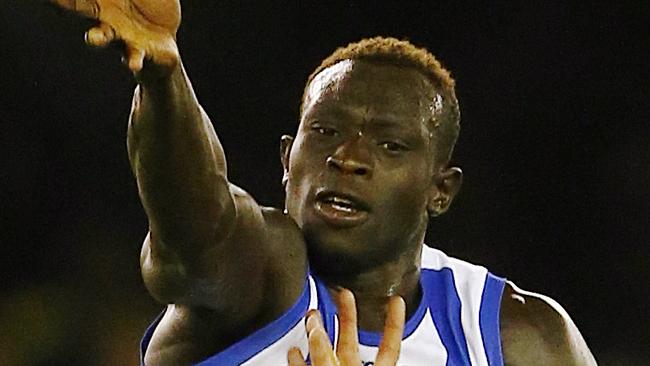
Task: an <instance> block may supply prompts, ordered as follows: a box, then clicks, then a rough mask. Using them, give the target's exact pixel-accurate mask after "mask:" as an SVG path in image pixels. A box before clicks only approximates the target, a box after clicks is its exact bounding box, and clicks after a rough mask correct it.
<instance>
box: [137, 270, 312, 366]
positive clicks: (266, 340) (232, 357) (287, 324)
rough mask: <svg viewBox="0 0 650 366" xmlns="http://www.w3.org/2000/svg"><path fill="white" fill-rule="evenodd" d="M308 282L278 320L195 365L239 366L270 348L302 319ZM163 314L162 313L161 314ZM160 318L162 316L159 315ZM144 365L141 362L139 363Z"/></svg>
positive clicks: (151, 328) (144, 347)
mask: <svg viewBox="0 0 650 366" xmlns="http://www.w3.org/2000/svg"><path fill="white" fill-rule="evenodd" d="M310 297H311V295H310V291H309V280H306V281H305V287H304V289H303V291H302V294H301V295H300V297H299V298H298V300H296V303H295V304H294V305H292V306H291V308H290V309H289V310H287V312H286V313H284V314H283V315H282V316H281V317H280V318H278V319H276V320H274V321H273V322H271V323H269V324H267V325H265V326H264V327H262V328H261V329H259V330H257V331H255V332H254V333H253V334H251V335H249V336H248V337H246V338H244V339H242V340H240V341H238V342H237V343H235V344H233V345H232V346H230V347H228V348H226V349H225V350H223V351H221V352H219V353H217V354H216V355H214V356H212V357H210V358H208V359H206V360H204V361H202V362H200V363H198V364H196V365H197V366H213V365H215V366H216V365H239V364H242V363H244V362H246V361H248V360H249V359H251V358H252V357H253V356H255V355H256V354H258V353H260V352H262V351H263V350H265V349H266V348H267V347H269V346H271V345H272V344H273V343H275V342H277V341H278V340H279V339H280V338H282V337H283V336H284V335H285V334H287V333H288V332H289V331H290V330H291V329H293V328H294V327H295V326H296V325H297V324H298V323H299V322H301V321H302V320H303V319H304V315H305V313H306V312H307V310H308V308H309V299H310ZM163 313H164V312H163ZM161 316H162V314H161ZM161 316H159V318H158V319H156V320H155V321H154V323H153V324H151V325H150V326H149V328H148V329H147V331H146V333H145V335H144V337H143V338H142V343H141V352H142V358H144V354H145V352H146V350H147V347H148V346H149V341H150V340H151V336H152V335H153V332H154V330H155V328H156V326H157V325H158V323H159V322H160V317H161ZM141 362H142V364H144V362H143V361H141Z"/></svg>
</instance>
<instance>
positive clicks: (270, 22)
mask: <svg viewBox="0 0 650 366" xmlns="http://www.w3.org/2000/svg"><path fill="white" fill-rule="evenodd" d="M0 1H1V4H2V6H0V60H1V65H2V72H0V122H1V126H2V129H1V133H0V261H1V262H0V276H1V277H0V334H1V335H2V336H0V337H1V338H2V340H1V341H0V365H12V366H13V365H30V366H31V365H34V366H36V365H128V364H136V363H137V358H138V342H139V338H140V336H141V334H142V333H143V331H144V329H145V328H146V326H147V325H148V324H149V322H150V321H151V320H152V319H153V318H154V317H155V316H156V315H157V313H158V312H159V311H160V310H161V309H162V306H161V305H159V304H156V303H155V302H154V301H153V300H152V299H151V298H150V297H149V296H148V294H147V291H146V289H145V288H144V286H143V284H142V280H141V278H140V275H139V250H140V246H141V243H142V239H143V238H144V236H145V234H146V232H147V221H146V217H145V215H144V213H143V210H142V208H141V206H140V203H139V200H138V196H137V190H136V185H135V180H134V179H133V176H132V174H131V172H130V168H129V165H128V160H127V153H126V144H125V141H126V122H127V117H128V114H129V110H130V102H131V93H132V90H133V88H134V85H135V84H134V81H133V79H132V77H131V75H130V74H129V72H128V70H126V69H125V68H124V67H123V66H122V65H121V63H120V55H119V54H118V52H116V51H114V50H113V51H111V50H103V51H102V50H93V49H89V48H87V47H86V46H85V45H84V43H83V34H84V31H85V30H86V29H87V28H88V27H89V26H90V25H91V24H92V22H89V21H81V20H79V19H76V18H75V17H74V16H71V15H69V14H63V13H61V12H59V11H56V10H55V9H53V8H52V7H50V6H46V5H44V4H43V2H39V1H36V0H31V1H25V0H0ZM401 3H402V4H400V2H392V1H387V2H382V3H381V4H382V5H380V4H379V2H362V1H341V2H323V1H318V2H317V1H301V2H287V1H276V2H264V4H259V3H258V2H252V1H231V0H228V1H208V0H194V1H185V2H183V4H182V5H183V10H184V13H183V25H182V27H181V29H180V32H179V35H178V40H179V44H180V49H181V52H182V55H183V58H184V62H185V65H186V68H187V70H188V73H189V75H190V77H191V79H192V81H193V84H194V87H195V89H196V92H197V94H198V96H199V99H200V101H201V103H202V104H203V106H204V107H205V109H206V110H207V112H208V113H209V114H210V116H211V117H212V120H213V122H214V124H215V127H216V129H217V131H218V133H219V135H220V137H221V141H222V143H223V145H224V147H225V150H226V153H227V156H228V159H229V174H230V178H231V180H232V181H233V182H235V183H236V184H238V185H240V186H241V187H243V188H245V189H246V190H248V191H249V192H251V193H252V194H253V195H254V196H255V197H256V198H257V199H258V201H259V202H261V203H263V204H265V205H272V206H281V205H282V203H283V190H282V186H281V184H280V179H281V166H280V162H279V155H278V151H279V150H278V149H279V137H280V136H281V134H284V133H293V131H294V130H295V127H296V124H297V121H298V109H299V98H300V95H301V93H302V88H303V84H304V81H305V80H306V77H307V76H308V75H309V73H310V72H311V71H312V70H313V69H314V68H315V67H316V66H317V65H318V64H319V63H320V61H321V60H322V59H323V58H324V57H326V56H327V55H328V54H329V53H330V52H332V51H333V50H334V49H335V48H336V47H338V46H343V45H345V44H347V43H348V42H352V41H357V40H359V39H360V38H362V37H367V36H374V35H391V36H395V37H398V38H407V39H409V40H411V41H412V42H413V43H415V44H416V45H420V46H424V47H427V48H428V49H430V50H431V51H432V52H433V53H434V54H435V55H436V56H437V57H438V58H439V59H440V60H441V61H442V62H443V64H444V65H445V66H446V67H447V68H449V69H450V70H451V71H452V73H453V75H454V77H455V78H456V80H457V93H458V97H459V100H460V103H461V112H462V130H461V136H460V140H459V142H458V145H457V148H456V154H455V157H454V162H455V163H456V164H458V165H459V166H461V167H462V168H463V170H464V172H465V181H464V186H463V188H462V191H461V193H460V195H459V197H458V199H457V201H456V202H455V204H454V207H453V208H452V209H451V211H450V212H449V213H448V214H447V215H445V216H443V217H440V218H438V219H436V220H435V221H434V222H432V224H431V226H430V229H429V232H428V238H427V242H428V243H429V244H430V245H432V246H435V247H438V248H441V249H443V250H445V251H446V252H448V253H449V254H452V255H455V256H458V257H461V258H463V259H467V260H470V261H472V262H475V263H480V264H483V265H485V266H487V267H488V268H490V269H491V270H492V272H494V273H496V274H498V275H501V276H506V277H508V278H510V279H512V280H513V281H515V282H516V283H517V284H519V285H520V287H522V288H525V289H530V290H534V291H538V292H541V293H544V294H547V295H550V296H551V297H553V298H555V299H557V300H558V301H559V302H560V303H561V304H563V305H564V307H565V308H566V309H567V311H568V312H569V313H570V314H571V315H572V317H573V319H574V321H575V322H576V323H577V325H578V326H579V328H580V329H581V331H582V333H583V335H584V337H585V338H586V340H587V342H588V344H589V345H590V347H591V349H592V351H593V353H594V354H595V356H596V358H597V359H598V361H599V362H600V364H601V365H648V364H650V347H648V344H649V343H650V314H649V311H648V308H649V304H650V300H649V299H650V293H649V291H648V289H649V280H650V248H649V244H650V226H649V225H648V222H649V220H650V172H649V169H648V166H649V165H650V146H649V142H650V127H649V126H648V112H649V107H648V98H649V97H650V93H649V91H650V90H649V89H650V88H649V86H648V85H649V83H648V82H649V81H650V78H649V71H648V70H649V66H650V63H649V62H648V55H649V54H650V53H649V52H648V51H650V50H649V44H650V43H649V42H648V35H649V34H650V32H649V29H648V28H649V27H648V24H650V22H649V21H650V17H649V16H648V15H649V14H648V13H649V11H650V7H649V6H648V4H647V2H644V1H637V2H632V1H623V2H607V5H596V4H589V2H573V3H574V4H570V3H571V2H523V1H489V2H480V4H477V3H479V2H472V4H471V5H470V4H469V2H468V3H463V2H459V1H409V2H401ZM603 3H605V2H603Z"/></svg>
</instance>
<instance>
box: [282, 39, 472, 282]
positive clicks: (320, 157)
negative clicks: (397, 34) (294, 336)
mask: <svg viewBox="0 0 650 366" xmlns="http://www.w3.org/2000/svg"><path fill="white" fill-rule="evenodd" d="M459 120H460V115H459V109H458V102H457V100H456V97H455V92H454V82H453V80H452V79H451V77H450V76H449V73H448V72H447V71H446V70H445V69H443V68H442V66H441V65H440V63H439V62H438V61H437V60H436V59H435V58H434V57H433V56H432V55H431V54H430V53H428V52H427V51H426V50H423V49H419V48H416V47H415V46H413V45H412V44H410V43H408V42H405V41H399V40H396V39H394V38H379V37H378V38H372V39H366V40H363V41H361V42H359V43H354V44H351V45H348V46H347V47H345V48H341V49H339V50H337V51H336V52H334V53H333V54H332V55H331V56H329V57H328V58H327V59H325V60H324V61H323V63H322V64H321V65H320V66H319V67H318V68H317V69H316V70H315V71H314V72H313V73H312V75H311V76H310V77H309V79H308V81H307V84H306V86H305V90H304V94H303V99H302V105H301V119H300V125H299V127H298V132H297V134H296V137H295V139H294V138H292V137H290V136H283V139H282V148H281V153H282V164H283V166H284V178H283V181H284V183H285V190H286V208H287V210H288V212H289V215H291V216H292V218H293V219H294V220H295V221H296V223H297V224H298V225H299V226H300V227H301V229H302V231H303V233H304V235H305V239H306V240H307V243H308V246H309V251H310V260H311V261H312V263H315V264H316V265H318V263H319V262H321V263H323V265H328V267H331V266H332V265H334V264H337V266H336V267H335V268H337V269H340V270H341V271H349V270H350V269H351V268H354V269H356V270H360V271H361V270H364V269H366V268H368V267H372V266H376V265H380V264H381V263H384V262H389V261H394V260H397V259H398V258H400V257H401V256H404V255H416V253H419V249H420V246H421V243H422V240H423V239H424V233H425V231H426V226H427V223H428V219H429V216H438V215H440V214H442V213H444V212H445V211H446V210H447V209H448V208H449V205H450V204H451V202H452V200H453V197H454V195H455V194H456V193H457V192H458V189H459V187H460V183H461V172H460V170H459V169H458V168H453V167H449V159H450V157H451V153H452V150H453V146H454V144H455V141H456V138H457V136H458V130H459Z"/></svg>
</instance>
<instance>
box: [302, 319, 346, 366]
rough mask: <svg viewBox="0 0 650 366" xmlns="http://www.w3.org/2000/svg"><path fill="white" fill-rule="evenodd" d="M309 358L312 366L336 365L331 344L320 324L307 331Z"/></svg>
mask: <svg viewBox="0 0 650 366" xmlns="http://www.w3.org/2000/svg"><path fill="white" fill-rule="evenodd" d="M309 358H310V359H311V364H312V366H338V365H339V363H338V361H337V360H336V356H335V355H334V350H332V344H331V343H330V339H329V337H328V336H327V333H326V332H325V328H323V326H322V324H318V325H316V327H315V328H314V329H312V330H311V332H309Z"/></svg>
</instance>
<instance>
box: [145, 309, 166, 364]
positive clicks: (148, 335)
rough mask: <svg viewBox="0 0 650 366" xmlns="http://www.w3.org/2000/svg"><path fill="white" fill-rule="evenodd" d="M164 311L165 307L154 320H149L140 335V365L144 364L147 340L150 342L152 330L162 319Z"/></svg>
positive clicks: (147, 345)
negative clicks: (142, 333)
mask: <svg viewBox="0 0 650 366" xmlns="http://www.w3.org/2000/svg"><path fill="white" fill-rule="evenodd" d="M166 311H167V308H165V309H163V311H161V312H160V314H158V316H157V317H156V319H154V321H153V322H151V324H149V326H148V327H147V330H146V331H145V332H144V335H143V336H142V340H141V341H140V366H144V354H145V353H147V348H149V342H151V337H152V336H153V331H154V330H156V327H157V326H158V323H160V320H161V319H162V317H163V315H165V312H166Z"/></svg>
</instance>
